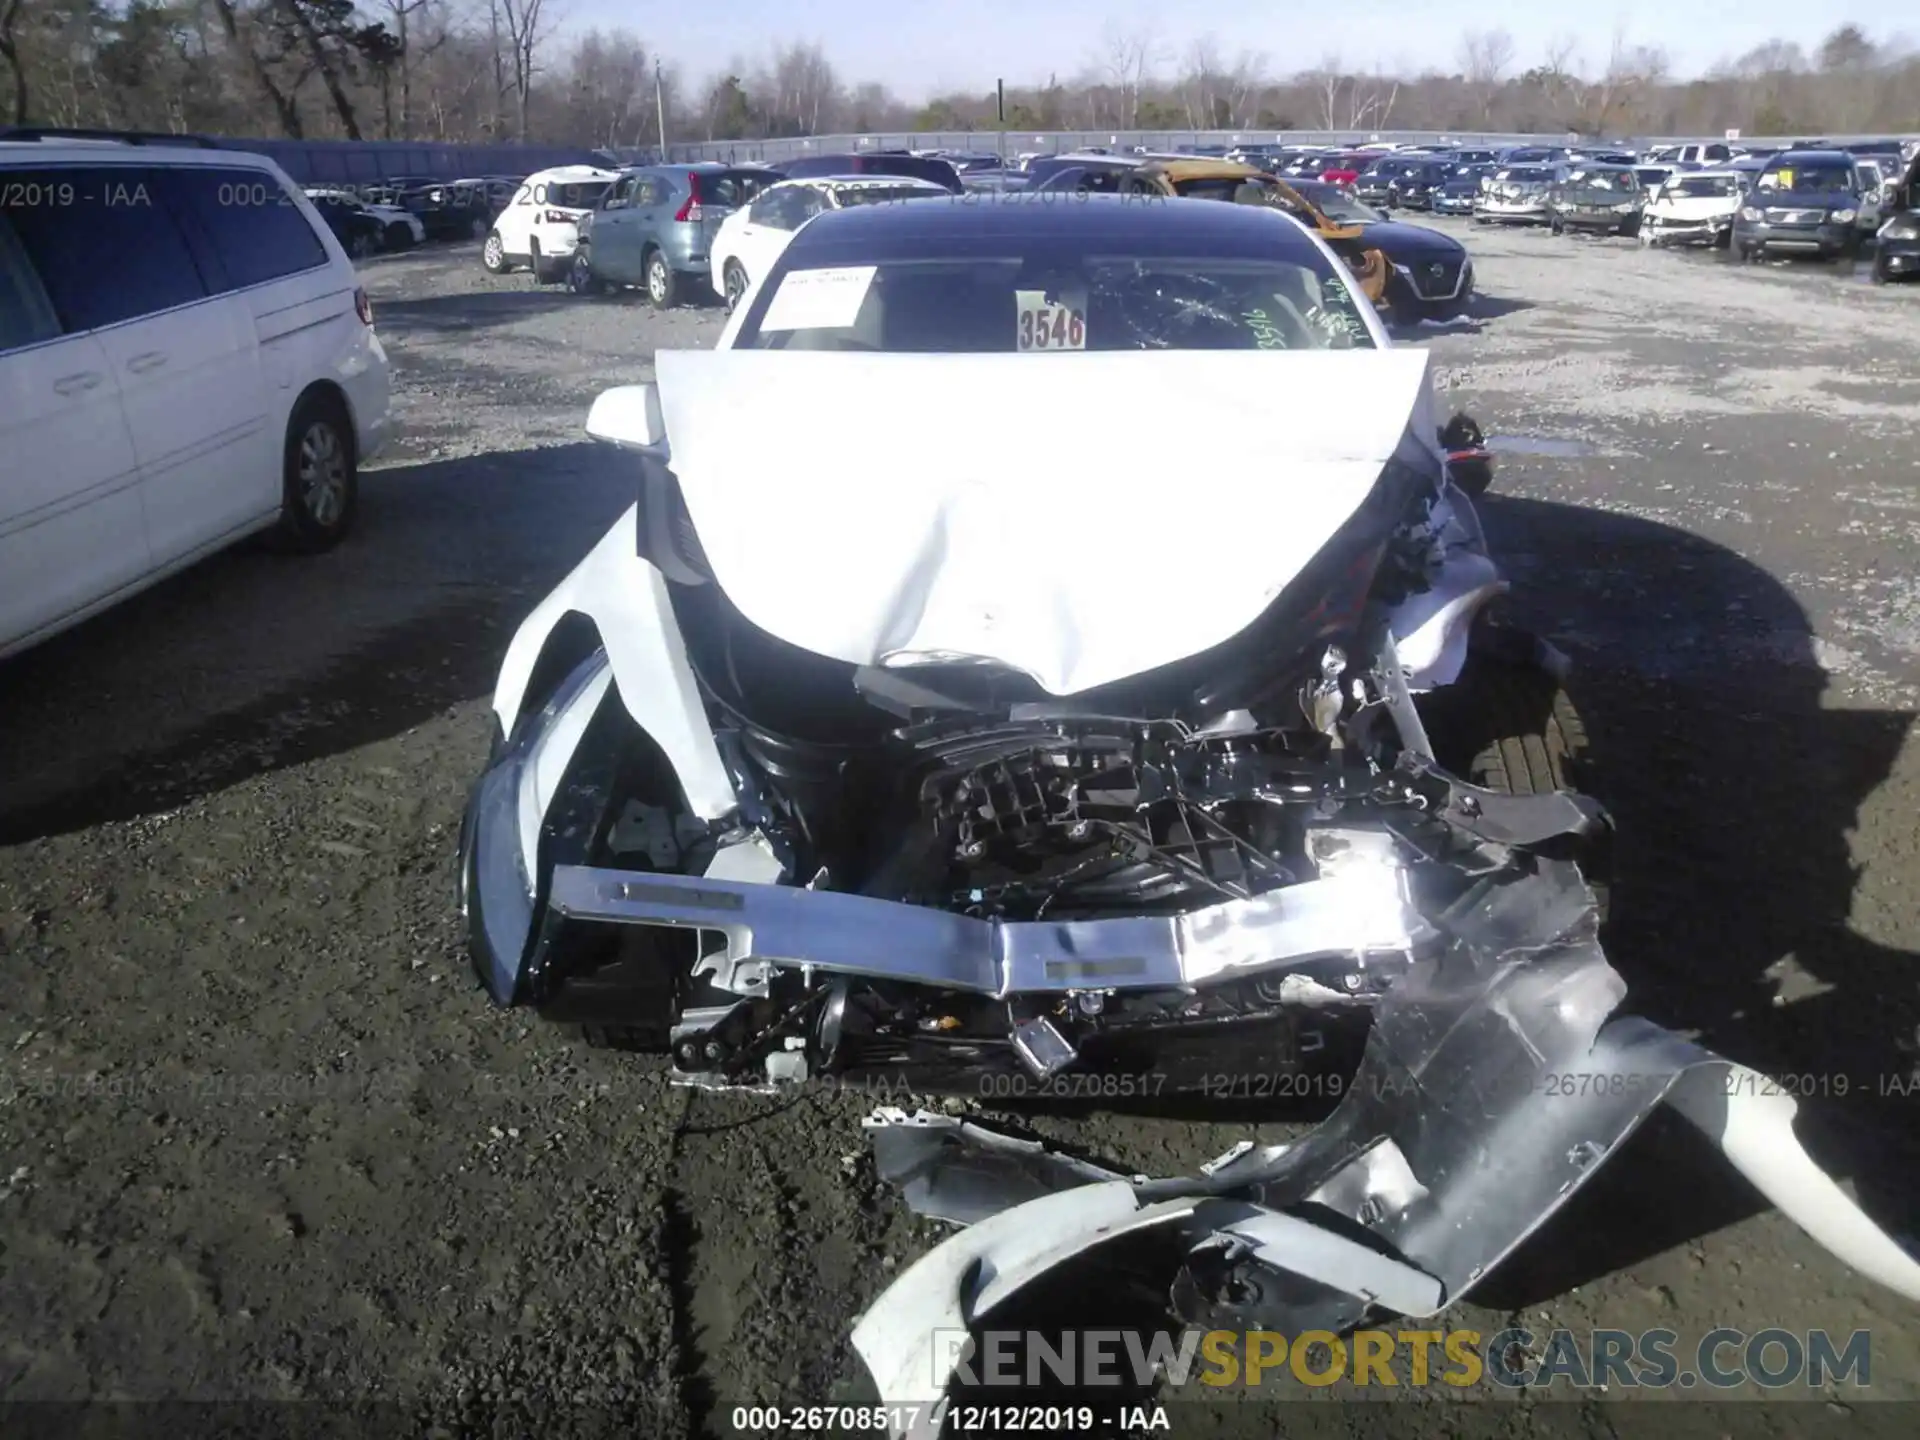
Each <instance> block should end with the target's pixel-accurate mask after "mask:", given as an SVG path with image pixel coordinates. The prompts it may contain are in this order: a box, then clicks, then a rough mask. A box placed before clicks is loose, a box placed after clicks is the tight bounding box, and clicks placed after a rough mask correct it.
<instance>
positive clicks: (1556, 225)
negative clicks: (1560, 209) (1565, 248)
mask: <svg viewBox="0 0 1920 1440" xmlns="http://www.w3.org/2000/svg"><path fill="white" fill-rule="evenodd" d="M1547 229H1548V230H1549V231H1551V232H1552V233H1553V234H1555V235H1564V234H1566V233H1567V227H1566V226H1564V225H1562V224H1561V223H1560V222H1559V221H1558V220H1549V221H1548V222H1547Z"/></svg>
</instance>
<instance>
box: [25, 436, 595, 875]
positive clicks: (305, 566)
mask: <svg viewBox="0 0 1920 1440" xmlns="http://www.w3.org/2000/svg"><path fill="white" fill-rule="evenodd" d="M631 483H632V481H631V476H630V473H629V471H628V469H627V467H626V466H625V465H623V464H622V463H621V461H620V459H619V458H618V457H617V456H615V455H613V454H612V453H611V452H609V451H607V450H606V449H604V448H603V447H599V446H594V445H590V444H586V443H581V444H573V445H560V446H554V447H551V448H547V449H538V450H526V451H516V452H506V453H495V454H489V455H482V456H473V457H467V458H463V459H456V460H444V461H436V462H432V463H426V464H418V465H404V466H395V467H393V468H390V469H383V470H378V471H373V472H370V473H368V474H366V475H363V476H362V477H361V502H360V515H359V522H358V525H357V527H356V529H355V532H354V534H353V535H352V536H350V537H349V538H348V540H347V541H346V542H345V543H344V544H342V545H341V546H340V547H339V548H338V549H336V550H334V551H332V552H330V553H328V554H325V555H319V556H310V557H295V556H286V555H280V554H274V553H269V552H268V551H266V550H265V549H264V548H263V547H259V546H241V547H238V548H236V549H235V550H232V551H229V552H227V553H225V554H222V555H218V556H215V557H214V558H212V559H210V560H208V561H206V562H204V563H202V564H200V565H197V566H195V567H193V568H192V569H191V570H188V571H186V572H183V573H182V574H180V575H177V576H175V577H173V578H172V579H170V580H168V581H166V582H165V583H163V584H161V585H159V586H156V587H155V588H154V589H152V590H149V591H147V592H146V593H145V594H142V595H139V596H136V597H134V598H133V599H131V600H129V601H127V602H126V603H125V604H122V605H120V606H118V607H116V608H115V609H113V610H110V611H107V612H106V613H105V614H103V615H101V616H99V617H97V618H96V619H94V620H91V621H89V622H87V623H86V624H84V625H81V626H79V627H77V628H75V629H73V630H70V631H68V632H66V633H65V634H63V635H59V636H56V637H55V638H54V639H52V640H50V641H48V642H47V643H45V644H44V645H41V646H39V647H36V648H35V649H33V650H29V651H27V652H25V653H24V654H21V655H18V656H16V657H14V658H13V659H11V660H8V661H5V662H0V752H4V753H5V754H6V755H8V756H9V757H11V758H10V760H9V762H8V769H9V771H10V772H11V773H10V774H9V776H8V780H7V784H6V787H5V791H4V794H0V844H10V843H17V842H19V841H23V840H27V839H31V838H34V837H36V836H40V835H48V834H58V833H62V832H66V831H70V830H76V829H81V828H84V827H86V826H90V825H96V824H99V823H101V822H104V821H113V820H124V819H129V818H132V817H134V816H138V815H143V814H152V813H156V812H163V811H167V810H171V809H174V808H176V807H177V806H179V805H182V804H185V803H186V802H188V801H190V800H193V799H195V798H196V797H198V796H200V795H203V794H207V793H211V792H213V791H217V790H221V789H224V788H226V787H228V786H230V785H234V784H236V783H239V782H240V781H243V780H245V779H247V778H249V777H250V776H253V775H257V774H260V773H263V772H267V771H271V770H276V769H279V768H282V767H284V766H288V765H296V764H299V763H302V762H304V761H307V760H311V759H315V758H318V757H320V756H324V755H330V754H334V753H338V752H341V751H346V750H351V749H354V748H356V747H358V746H361V745H365V744H368V743H370V742H372V741H375V740H379V739H383V738H385V737H387V736H389V735H393V734H397V733H399V732H401V731H403V730H406V729H408V728H410V727H412V726H414V725H416V724H418V723H420V722H421V721H422V720H425V719H427V718H428V717H430V716H432V715H435V714H438V713H441V712H443V711H445V710H447V709H448V708H449V707H450V706H453V705H456V704H458V703H460V702H462V701H467V700H472V699H474V698H475V697H478V696H483V695H486V694H487V693H488V692H489V691H490V690H491V689H492V686H493V681H494V677H495V673H496V670H497V668H498V666H499V663H500V658H501V655H502V654H503V653H504V651H505V649H506V645H507V641H508V639H509V638H510V636H511V634H512V629H513V626H514V625H515V624H516V623H518V621H519V620H520V618H521V617H522V616H523V615H525V614H526V612H527V611H528V610H530V609H531V608H532V607H533V606H534V605H535V604H536V603H537V602H538V601H539V599H540V597H541V596H542V595H543V594H544V593H545V592H546V591H547V590H548V589H549V588H551V586H552V585H553V584H554V583H555V582H556V581H557V580H559V579H560V577H561V576H563V575H564V574H565V573H566V572H567V571H568V570H569V569H571V568H572V567H573V565H574V564H576V563H577V562H578V561H579V560H580V558H581V557H582V556H583V555H584V554H585V553H586V552H587V550H588V549H589V547H591V546H592V544H593V543H594V541H596V540H597V539H598V538H599V537H600V536H601V535H602V534H603V533H605V530H606V527H607V526H608V525H609V524H610V523H611V522H612V521H613V519H614V518H615V517H616V516H617V515H618V514H619V513H620V512H621V510H623V509H624V508H625V507H626V506H627V504H628V503H629V501H630V495H631ZM480 758H481V756H480V755H476V756H475V762H476V764H477V763H478V761H479V760H480Z"/></svg>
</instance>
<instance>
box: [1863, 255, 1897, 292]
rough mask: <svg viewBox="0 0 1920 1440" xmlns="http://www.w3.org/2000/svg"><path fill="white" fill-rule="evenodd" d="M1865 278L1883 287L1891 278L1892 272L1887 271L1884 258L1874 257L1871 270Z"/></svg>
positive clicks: (1885, 258) (1881, 256) (1882, 256)
mask: <svg viewBox="0 0 1920 1440" xmlns="http://www.w3.org/2000/svg"><path fill="white" fill-rule="evenodd" d="M1867 278H1868V279H1870V280H1872V281H1873V283H1874V284H1876V285H1884V284H1886V283H1887V281H1889V280H1891V279H1892V278H1893V272H1892V271H1890V270H1888V269H1887V257H1886V256H1884V255H1875V256H1874V257H1873V268H1872V269H1871V270H1869V271H1868V272H1867Z"/></svg>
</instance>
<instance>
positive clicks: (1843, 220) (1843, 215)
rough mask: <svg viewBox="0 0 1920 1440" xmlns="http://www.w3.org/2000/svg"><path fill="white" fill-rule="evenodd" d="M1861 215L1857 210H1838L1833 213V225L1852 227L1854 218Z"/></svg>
mask: <svg viewBox="0 0 1920 1440" xmlns="http://www.w3.org/2000/svg"><path fill="white" fill-rule="evenodd" d="M1859 213H1860V212H1859V211H1857V210H1836V211H1834V212H1833V223H1834V224H1836V225H1851V224H1852V223H1853V220H1854V217H1855V216H1856V215H1858V214H1859Z"/></svg>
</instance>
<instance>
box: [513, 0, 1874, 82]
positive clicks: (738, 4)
mask: <svg viewBox="0 0 1920 1440" xmlns="http://www.w3.org/2000/svg"><path fill="white" fill-rule="evenodd" d="M548 3H549V4H550V5H552V6H553V7H554V9H555V11H556V12H557V13H558V15H559V16H560V21H559V24H560V28H561V33H563V34H564V33H574V34H577V33H579V32H580V31H583V30H585V29H588V28H589V27H592V26H599V27H601V28H603V29H614V28H620V27H624V28H627V29H630V30H632V31H634V32H635V33H636V34H638V35H639V36H640V38H641V40H642V41H644V42H645V43H646V44H647V45H648V46H650V47H651V48H653V49H655V50H656V51H658V53H660V54H661V55H663V56H665V57H666V58H667V59H668V60H670V61H675V62H678V63H679V64H680V65H681V66H682V67H684V69H685V70H686V71H687V73H688V74H689V75H690V76H704V75H708V74H711V73H713V72H715V71H717V70H719V69H720V68H721V67H722V66H724V65H725V64H726V63H727V61H728V58H729V57H730V56H734V55H742V56H745V57H746V58H748V59H749V61H751V60H752V59H753V58H756V57H758V56H760V55H762V54H765V53H766V52H767V51H768V50H769V49H771V48H772V47H773V46H774V45H775V44H777V43H779V42H781V41H792V40H804V41H814V42H817V43H819V44H820V46H821V47H822V48H823V49H824V50H825V51H826V52H827V55H828V58H829V59H830V60H832V62H833V64H834V67H835V69H836V70H837V71H838V72H839V74H840V77H841V78H842V80H846V81H860V80H878V81H882V82H883V83H885V84H886V85H887V86H888V87H889V88H890V89H891V90H892V91H893V92H894V93H895V94H896V95H899V96H900V97H901V98H903V99H908V100H923V99H925V98H926V97H928V96H929V95H934V94H940V93H945V92H950V91H970V92H975V93H982V94H984V93H986V92H988V91H991V90H992V88H993V82H994V79H995V77H996V76H999V77H1003V78H1005V80H1006V81H1007V83H1008V84H1009V85H1018V84H1039V83H1044V81H1045V80H1046V77H1047V73H1048V71H1049V70H1056V71H1058V72H1059V74H1060V75H1061V78H1062V79H1065V78H1066V77H1067V76H1069V75H1072V74H1073V73H1075V72H1076V71H1078V70H1080V69H1082V68H1083V67H1084V66H1085V65H1086V63H1087V61H1088V59H1089V57H1090V56H1091V55H1092V54H1093V53H1094V52H1095V51H1096V50H1097V49H1098V47H1099V41H1100V37H1101V34H1102V32H1103V30H1105V29H1106V27H1107V25H1108V24H1109V22H1114V23H1117V24H1119V25H1120V26H1122V27H1123V28H1124V30H1125V31H1126V32H1127V33H1137V32H1139V31H1142V30H1151V31H1153V32H1154V33H1156V34H1157V36H1158V40H1159V45H1160V48H1161V49H1162V51H1163V52H1164V56H1165V65H1164V67H1163V68H1165V69H1167V70H1168V71H1171V70H1172V69H1173V67H1174V65H1175V64H1176V63H1177V60H1178V57H1179V56H1180V55H1181V54H1182V53H1183V52H1185V51H1186V50H1187V48H1188V47H1189V46H1191V45H1192V43H1193V42H1194V41H1195V40H1196V39H1198V38H1200V37H1201V36H1203V35H1205V34H1208V33H1211V34H1212V35H1213V36H1214V37H1215V39H1216V40H1217V42H1218V45H1219V49H1220V51H1221V53H1222V54H1223V55H1225V56H1227V57H1232V56H1233V55H1235V54H1237V53H1238V52H1240V51H1241V50H1250V51H1254V52H1264V53H1265V55H1266V57H1267V68H1268V70H1269V71H1270V72H1272V73H1275V74H1286V73H1291V72H1297V71H1301V70H1309V69H1313V68H1315V67H1317V66H1318V65H1319V63H1320V61H1321V60H1322V58H1323V57H1325V56H1326V55H1328V54H1331V53H1338V54H1339V56H1340V58H1341V61H1342V63H1343V66H1346V67H1350V68H1352V69H1355V70H1360V71H1370V70H1372V69H1373V68H1374V66H1375V65H1376V64H1377V65H1379V66H1380V67H1382V68H1383V69H1388V70H1392V69H1396V68H1399V69H1404V70H1406V71H1408V72H1417V71H1419V70H1422V69H1426V68H1432V69H1446V70H1457V69H1458V68H1459V65H1458V55H1459V49H1460V36H1461V33H1462V31H1464V30H1466V29H1481V30H1496V29H1504V30H1506V31H1507V32H1508V33H1509V34H1510V35H1512V36H1513V40H1514V49H1515V66H1516V68H1517V69H1525V68H1526V67H1527V66H1529V65H1533V64H1537V63H1538V62H1539V61H1540V59H1541V58H1542V56H1543V55H1544V53H1545V51H1546V48H1547V46H1548V45H1549V44H1551V43H1552V41H1553V39H1554V37H1555V36H1556V35H1560V34H1567V35H1571V36H1572V37H1574V38H1575V39H1576V40H1577V41H1578V42H1579V44H1580V46H1581V48H1582V50H1583V51H1584V54H1585V57H1586V59H1587V63H1588V64H1589V65H1590V66H1596V67H1597V66H1600V65H1604V64H1605V62H1606V57H1607V53H1608V50H1609V49H1610V47H1611V45H1612V41H1613V35H1614V31H1615V28H1616V26H1619V27H1623V28H1624V30H1625V33H1626V36H1627V40H1628V43H1629V44H1641V45H1650V46H1658V47H1660V48H1662V49H1664V50H1665V51H1666V52H1667V55H1668V57H1669V60H1670V63H1671V67H1672V73H1673V74H1675V75H1676V76H1692V75H1697V74H1700V73H1702V72H1704V71H1705V70H1707V69H1708V68H1709V67H1710V66H1712V65H1713V64H1715V63H1716V62H1718V61H1720V60H1722V59H1726V58H1730V57H1732V56H1736V55H1739V54H1741V53H1742V52H1744V51H1747V50H1750V49H1752V48H1753V47H1754V46H1756V45H1759V44H1761V43H1762V42H1764V41H1766V40H1770V39H1773V38H1774V37H1776V36H1778V37H1781V38H1784V39H1788V40H1794V41H1798V42H1799V43H1800V44H1801V45H1803V46H1805V47H1806V48H1807V49H1809V50H1811V49H1813V48H1814V47H1815V46H1816V45H1818V44H1819V42H1820V40H1821V39H1822V38H1823V37H1824V36H1826V35H1827V34H1829V33H1830V32H1831V31H1832V30H1834V29H1835V28H1836V27H1838V26H1840V25H1843V24H1845V23H1847V22H1848V21H1849V20H1852V19H1855V18H1856V16H1857V18H1858V20H1859V23H1860V24H1861V25H1862V27H1863V28H1865V29H1866V31H1867V32H1868V34H1869V35H1871V36H1873V37H1874V38H1876V39H1880V38H1884V36H1885V34H1886V30H1887V27H1886V25H1885V21H1884V17H1885V16H1887V15H1888V14H1889V13H1890V11H1889V7H1887V6H1885V5H1884V4H1873V5H1869V4H1864V3H1860V0H1854V6H1853V9H1852V12H1851V13H1849V12H1848V11H1846V10H1842V9H1840V8H1838V7H1837V6H1835V4H1834V3H1833V0H1682V3H1666V4H1649V3H1646V0H1641V3H1639V4H1629V5H1626V6H1623V7H1620V8H1612V7H1609V6H1608V4H1607V3H1606V0H1598V3H1590V4H1559V5H1555V4H1547V5H1542V4H1539V3H1528V0H1472V3H1470V4H1466V5H1436V4H1433V3H1431V0H1341V3H1339V4H1338V5H1335V6H1333V7H1331V8H1330V9H1323V8H1321V7H1308V6H1306V5H1302V4H1297V3H1296V4H1291V5H1282V4H1276V3H1273V0H1265V3H1257V0H1212V3H1209V4H1205V5H1195V6H1192V7H1175V6H1169V5H1166V4H1164V3H1162V4H1157V5H1156V4H1149V3H1142V0H970V3H967V4H964V5H953V6H949V5H942V4H935V3H932V0H888V3H886V4H874V3H856V0H713V3H708V4H674V5H664V6H656V5H648V6H637V5H633V4H631V3H623V0H548ZM1303 15H1318V16H1320V17H1323V18H1321V19H1320V20H1317V21H1310V22H1309V23H1306V24H1302V21H1301V17H1302V16H1303ZM1329 21H1330V22H1331V23H1327V22H1329ZM1303 37H1305V38H1303Z"/></svg>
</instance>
